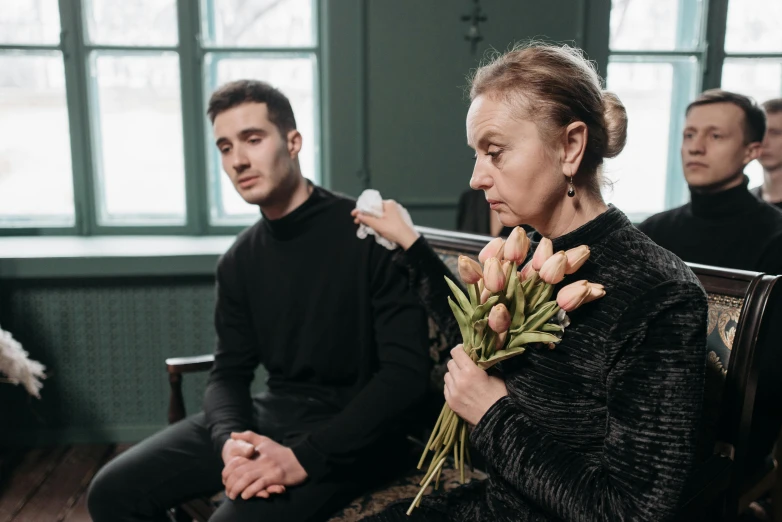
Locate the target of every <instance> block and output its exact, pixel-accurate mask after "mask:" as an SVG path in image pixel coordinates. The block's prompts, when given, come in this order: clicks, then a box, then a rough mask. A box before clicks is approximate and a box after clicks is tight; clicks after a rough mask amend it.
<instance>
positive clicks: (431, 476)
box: [407, 457, 445, 516]
mask: <svg viewBox="0 0 782 522" xmlns="http://www.w3.org/2000/svg"><path fill="white" fill-rule="evenodd" d="M443 464H445V457H443V458H441V459H440V461H439V462H438V463H437V466H436V467H435V468H434V469H435V470H438V471H439V470H441V469H442V468H443ZM433 477H434V473H431V474H429V477H428V478H427V480H426V481H425V482H424V484H423V486H422V487H421V491H419V492H418V495H416V496H415V498H414V499H413V503H412V504H410V509H408V510H407V516H410V514H411V513H412V512H413V509H414V508H415V507H416V506H417V505H418V503H419V502H420V501H421V498H422V497H423V496H424V491H425V490H426V488H427V487H428V486H429V483H430V482H432V478H433Z"/></svg>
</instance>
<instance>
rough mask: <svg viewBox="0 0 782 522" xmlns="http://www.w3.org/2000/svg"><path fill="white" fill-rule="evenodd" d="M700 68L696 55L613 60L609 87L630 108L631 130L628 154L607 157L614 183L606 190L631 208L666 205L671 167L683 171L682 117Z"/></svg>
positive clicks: (638, 210) (650, 209)
mask: <svg viewBox="0 0 782 522" xmlns="http://www.w3.org/2000/svg"><path fill="white" fill-rule="evenodd" d="M697 69H698V68H697V62H696V61H695V60H694V59H678V60H677V59H672V60H670V61H669V62H668V63H644V62H635V63H633V62H627V61H617V60H615V59H612V60H611V62H609V65H608V77H607V82H608V83H607V87H608V90H610V91H613V92H615V93H616V94H617V95H618V96H619V98H620V99H621V100H622V102H623V103H624V105H625V107H626V109H627V116H628V130H627V134H628V135H627V145H626V147H625V149H624V151H623V152H622V154H620V155H619V156H618V157H617V158H614V159H611V160H607V161H606V165H605V175H606V177H607V178H608V179H609V180H611V181H613V182H614V186H613V188H612V189H610V188H609V189H608V190H607V191H606V194H605V196H606V199H607V200H608V201H609V202H611V203H613V204H614V205H616V206H617V207H619V208H620V209H622V210H623V211H624V212H625V213H627V214H632V215H634V216H637V215H638V214H647V215H648V214H652V213H656V212H660V211H662V210H665V207H666V189H668V190H670V187H667V178H668V172H669V171H673V172H674V174H673V175H674V176H676V172H681V162H680V160H679V144H680V141H681V140H680V135H681V122H682V121H683V116H684V108H685V107H686V104H687V102H688V101H689V100H690V99H691V97H692V95H693V93H694V92H693V91H694V85H695V78H696V74H697ZM672 115H673V118H672ZM670 137H673V139H672V140H671V139H670ZM679 176H680V177H679V178H677V180H678V179H680V178H681V179H683V177H682V176H681V175H679ZM682 183H683V182H682Z"/></svg>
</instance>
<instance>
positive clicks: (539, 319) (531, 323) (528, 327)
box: [521, 301, 559, 332]
mask: <svg viewBox="0 0 782 522" xmlns="http://www.w3.org/2000/svg"><path fill="white" fill-rule="evenodd" d="M557 312H559V307H558V306H557V302H556V301H549V302H547V303H545V304H544V305H543V306H541V307H540V308H539V309H538V310H537V311H536V312H535V313H534V314H532V315H531V316H530V317H528V318H527V321H526V322H525V323H524V324H523V325H522V327H521V328H522V330H523V331H525V332H531V331H534V330H537V329H538V328H540V327H541V326H542V325H543V324H544V323H546V322H547V321H548V320H549V319H551V318H552V317H554V316H555V315H556V313H557Z"/></svg>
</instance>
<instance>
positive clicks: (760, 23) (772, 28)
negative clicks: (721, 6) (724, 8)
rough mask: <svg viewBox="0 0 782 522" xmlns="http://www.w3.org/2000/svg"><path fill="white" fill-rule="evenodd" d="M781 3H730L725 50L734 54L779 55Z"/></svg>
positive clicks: (775, 0)
mask: <svg viewBox="0 0 782 522" xmlns="http://www.w3.org/2000/svg"><path fill="white" fill-rule="evenodd" d="M781 20H782V2H780V0H741V1H738V0H731V1H730V3H729V4H728V27H727V30H726V32H725V50H726V51H727V52H728V53H731V52H734V53H737V52H770V53H779V52H782V30H780V21H781Z"/></svg>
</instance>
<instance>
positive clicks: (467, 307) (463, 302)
mask: <svg viewBox="0 0 782 522" xmlns="http://www.w3.org/2000/svg"><path fill="white" fill-rule="evenodd" d="M445 282H446V283H448V286H449V287H451V292H453V295H454V296H455V297H456V300H457V301H458V302H459V306H461V307H462V310H464V313H465V314H466V315H467V317H469V316H471V315H472V314H473V312H474V311H475V309H474V308H473V306H472V305H471V304H470V300H469V299H467V296H466V295H464V292H462V289H461V288H459V286H458V285H457V284H456V283H454V282H453V281H451V280H450V279H449V278H448V276H445Z"/></svg>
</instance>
